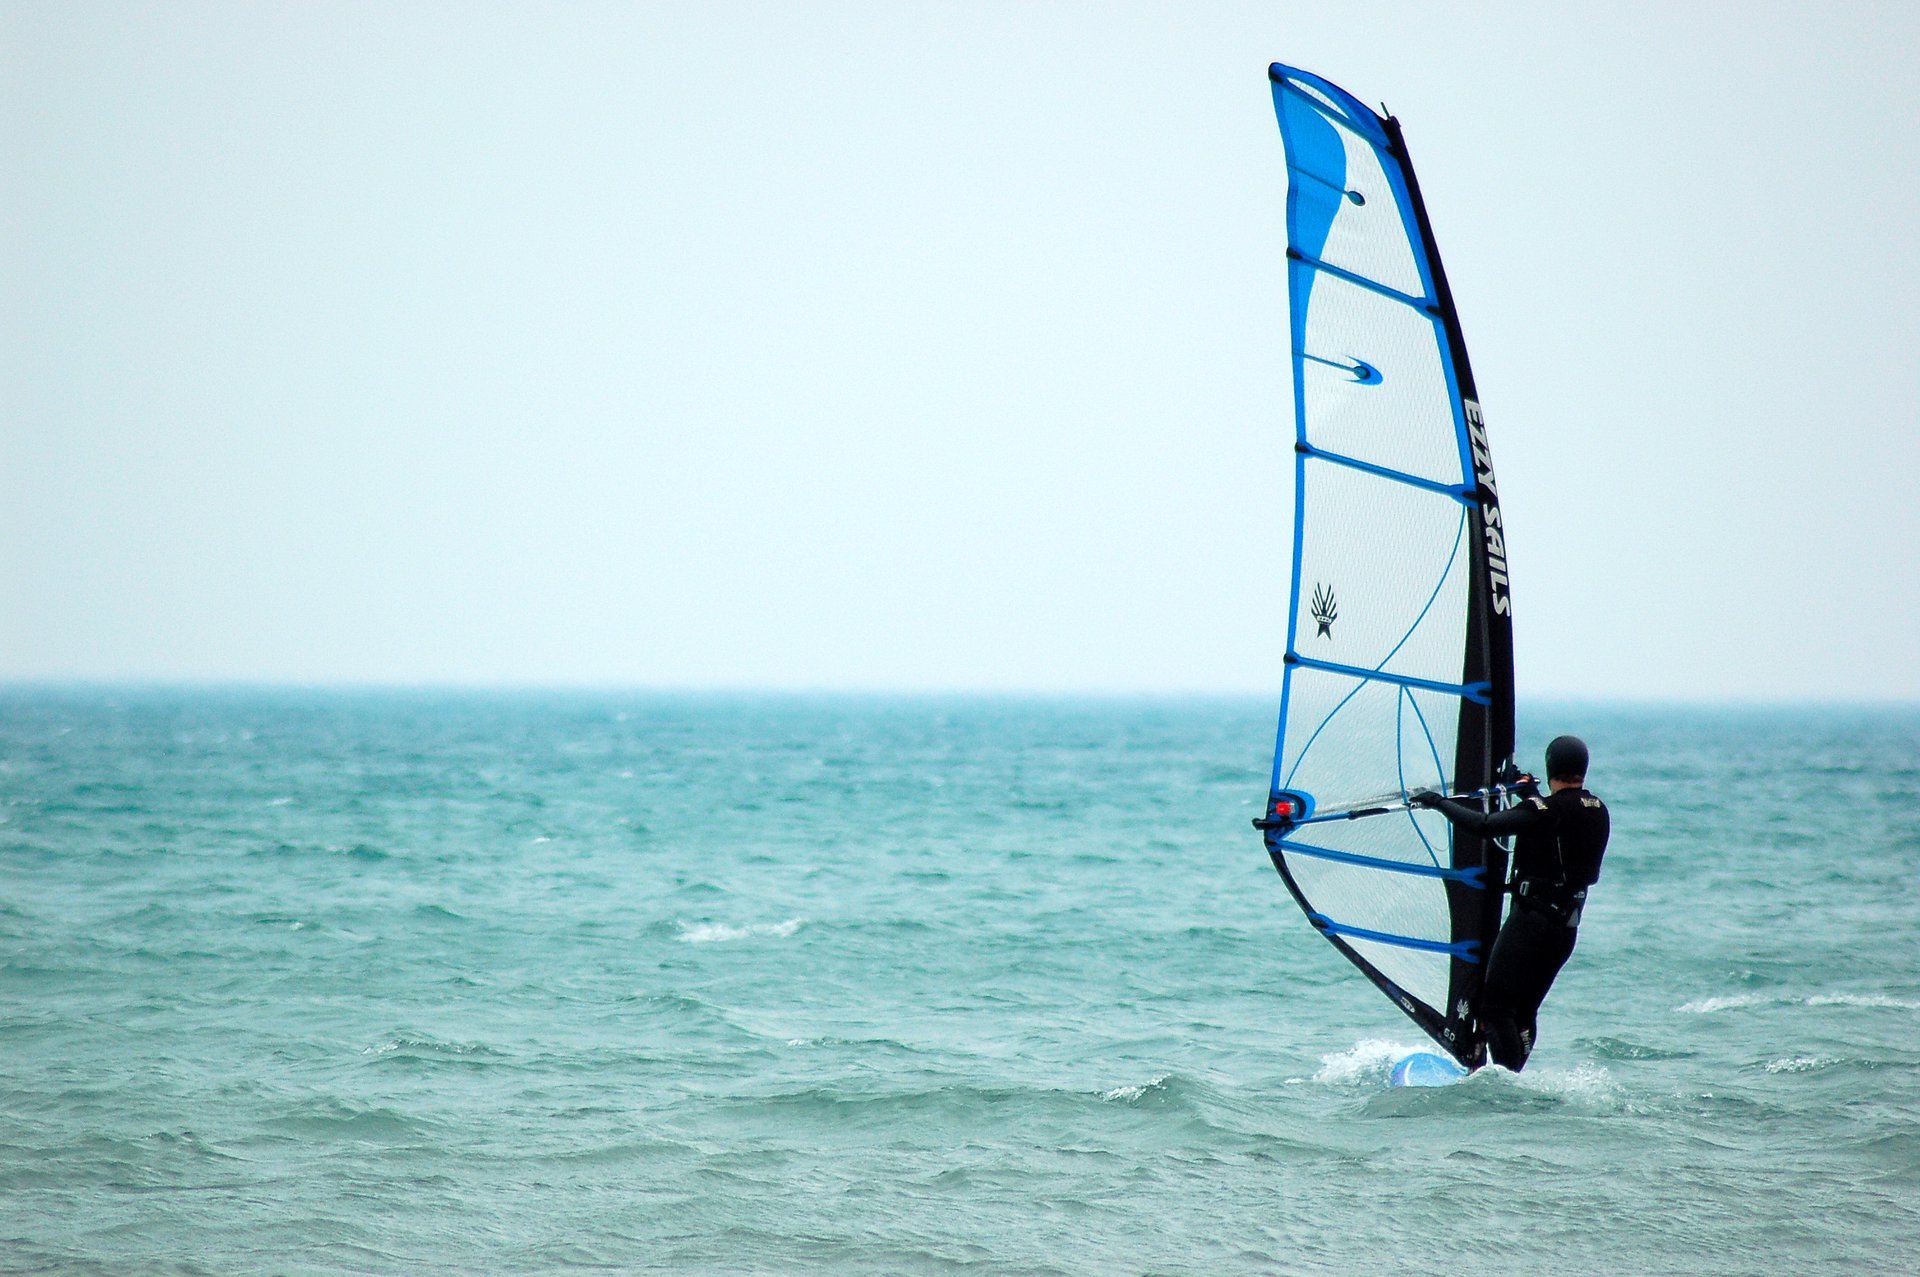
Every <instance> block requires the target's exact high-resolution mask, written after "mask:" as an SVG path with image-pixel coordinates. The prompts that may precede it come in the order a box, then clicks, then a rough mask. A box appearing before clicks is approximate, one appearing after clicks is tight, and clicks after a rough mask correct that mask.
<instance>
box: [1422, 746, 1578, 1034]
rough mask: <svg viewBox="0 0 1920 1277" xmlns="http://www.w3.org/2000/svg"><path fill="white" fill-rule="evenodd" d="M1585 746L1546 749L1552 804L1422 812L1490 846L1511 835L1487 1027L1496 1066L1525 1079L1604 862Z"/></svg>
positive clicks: (1446, 805)
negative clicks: (1508, 901)
mask: <svg viewBox="0 0 1920 1277" xmlns="http://www.w3.org/2000/svg"><path fill="white" fill-rule="evenodd" d="M1586 783H1587V746H1586V743H1585V742H1584V741H1582V740H1581V739H1580V738H1579V737H1577V736H1559V737H1555V738H1554V741H1553V743H1552V744H1550V745H1548V746H1547V791H1548V792H1547V796H1546V797H1544V798H1542V797H1541V796H1540V795H1539V794H1538V793H1535V794H1532V795H1530V796H1529V797H1527V798H1525V799H1522V800H1521V802H1520V803H1519V805H1517V806H1514V807H1509V808H1507V809H1506V810H1505V811H1496V812H1483V811H1476V810H1475V809H1474V808H1472V807H1468V806H1466V805H1465V804H1464V803H1459V802H1455V801H1454V800H1452V799H1450V798H1443V797H1441V796H1440V795H1439V794H1436V793H1434V792H1433V791H1432V790H1430V789H1423V790H1421V791H1420V792H1419V793H1416V794H1414V795H1413V796H1412V801H1413V803H1414V805H1415V806H1417V807H1427V808H1431V809H1432V810H1434V811H1437V812H1439V813H1440V814H1441V815H1442V816H1445V817H1446V818H1447V820H1448V822H1449V823H1451V824H1453V825H1455V826H1458V827H1459V828H1461V829H1465V830H1468V831H1470V832H1472V833H1475V834H1480V835H1483V836H1485V837H1490V838H1506V837H1509V836H1511V837H1512V838H1513V839H1514V843H1513V882H1512V884H1511V885H1510V886H1509V887H1508V890H1509V891H1510V892H1511V893H1512V895H1513V908H1512V910H1511V911H1509V913H1508V914H1507V920H1506V922H1505V924H1504V925H1502V926H1501V928H1500V934H1499V936H1498V937H1497V938H1496V939H1495V940H1494V942H1493V953H1492V956H1491V957H1490V958H1489V959H1488V962H1487V980H1486V984H1485V986H1484V987H1483V990H1482V993H1481V998H1480V1020H1481V1024H1482V1025H1483V1026H1484V1027H1485V1029H1486V1033H1487V1051H1488V1054H1489V1055H1490V1056H1491V1057H1492V1059H1493V1062H1494V1063H1495V1064H1498V1065H1500V1066H1501V1067H1503V1068H1508V1069H1512V1070H1514V1071H1515V1072H1519V1071H1520V1069H1522V1068H1524V1067H1525V1066H1526V1063H1527V1056H1528V1055H1530V1054H1531V1053H1532V1051H1533V1046H1534V1042H1535V1040H1536V1033H1537V1024H1536V1019H1537V1017H1538V1015H1539V1011H1540V1004H1541V1003H1542V1002H1543V1001H1545V1000H1546V996H1547V990H1548V989H1549V988H1551V987H1552V986H1553V981H1554V977H1555V976H1557V975H1559V974H1560V968H1561V967H1562V966H1564V965H1565V964H1566V961H1567V959H1568V957H1570V956H1571V955H1572V953H1573V945H1574V941H1575V940H1576V939H1577V938H1578V935H1579V927H1580V911H1581V909H1582V908H1583V907H1584V906H1585V904H1586V900H1587V889H1588V888H1589V887H1591V886H1592V885H1593V884H1594V883H1595V882H1596V881H1598V880H1599V877H1600V858H1601V857H1602V856H1603V855H1604V854H1605V853H1606V849H1607V833H1608V828H1609V822H1608V817H1607V805H1606V804H1605V803H1603V802H1601V801H1600V799H1599V798H1598V797H1597V796H1595V795H1594V794H1591V793H1589V792H1588V791H1587V788H1586Z"/></svg>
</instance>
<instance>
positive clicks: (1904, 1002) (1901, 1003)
mask: <svg viewBox="0 0 1920 1277" xmlns="http://www.w3.org/2000/svg"><path fill="white" fill-rule="evenodd" d="M1807 1005H1808V1006H1810V1007H1890V1008H1892V1009H1894V1010H1898V1011H1920V1002H1916V1001H1914V1000H1913V999H1912V998H1892V997H1888V996H1887V995H1886V994H1884V993H1816V994H1814V995H1813V996H1812V997H1810V998H1808V999H1807Z"/></svg>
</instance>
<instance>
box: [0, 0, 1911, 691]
mask: <svg viewBox="0 0 1920 1277" xmlns="http://www.w3.org/2000/svg"><path fill="white" fill-rule="evenodd" d="M1916 48H1920V9H1915V8H1913V7H1910V6H1907V5H1904V4H1872V3H1848V4H1841V5H1832V6H1830V7H1829V6H1826V5H1815V4H1804V5H1801V4H1777V3H1744V4H1724V5H1714V4H1697V5H1684V6H1680V5H1671V4H1666V3H1660V4H1612V5H1606V6H1559V5H1539V4H1537V3H1528V4H1443V3H1432V2H1431V0H1428V2H1424V3H1406V4H1397V3H1386V2H1384V0H1383V2H1378V3H1366V4H1339V3H1325V4H1315V5H1294V4H1286V3H1264V4H1207V3H1180V4H1164V5H1143V4H1124V3H1116V4H1091V3H1089V4H1045V3H1041V4H991V3H966V4H941V3H927V4H913V5H901V4H896V3H873V4H828V3H822V4H814V5H801V4H748V3H733V4H730V3H713V4H664V3H662V4H637V3H636V4H627V3H621V4H592V3H582V4H531V3H529V4H505V3H492V4H489V3H477V4H466V3H460V4H454V3H448V4H426V3H414V4H405V3H403V4H395V5H388V4H375V3H367V4H342V3H325V4H289V5H257V4H251V3H192V2H188V3H165V4H145V3H92V2H81V3H73V2H67V0H63V2H62V3H52V4H49V3H33V2H28V3H11V4H9V5H7V6H5V8H4V9H0V270H4V280H0V289H3V291H4V295H3V296H0V679H3V680H32V681H42V680H53V681H64V680H137V681H169V682H171V681H186V682H196V681H218V682H268V683H293V684H302V685H319V684H357V683H377V684H395V683H398V684H459V685H480V686H492V685H588V686H635V687H660V688H798V689H816V690H838V689H847V690H884V691H890V690H990V691H1055V692H1149V693H1157V692H1223V693H1260V694H1265V693H1272V694H1275V695H1277V690H1278V686H1279V674H1280V655H1281V653H1282V651H1283V649H1284V626H1285V615H1286V610H1287V590H1288V580H1287V570H1286V562H1287V546H1286V541H1287V538H1288V536H1289V532H1290V518H1291V516H1290V503H1291V446H1292V425H1291V408H1290V405H1289V393H1290V392H1289V389H1288V384H1289V383H1288V372H1287V354H1286V344H1287V337H1286V295H1285V288H1286V284H1285V271H1284V256H1283V255H1284V251H1285V234H1284V225H1283V212H1284V200H1285V192H1286V177H1285V167H1284V157H1283V154H1282V150H1281V144H1280V138H1279V134H1278V131H1277V129H1276V127H1275V124H1274V120H1273V114H1272V105H1271V100H1270V98H1269V93H1268V84H1267V78H1266V66H1267V64H1268V63H1269V62H1270V61H1274V60H1283V61H1287V62H1290V63H1292V64H1294V65H1298V66H1302V67H1305V68H1307V69H1310V70H1313V71H1315V72H1317V73H1320V74H1322V75H1325V76H1327V77H1328V78H1330V79H1333V80H1334V81H1336V82H1338V83H1340V84H1342V85H1344V86H1345V87H1347V88H1348V89H1350V90H1352V91H1353V92H1354V93H1355V94H1357V95H1358V96H1359V97H1361V98H1362V99H1363V100H1366V101H1369V102H1384V103H1385V105H1386V106H1388V107H1390V108H1391V109H1392V111H1393V112H1394V113H1395V114H1397V115H1398V116H1399V117H1400V118H1401V120H1402V123H1403V125H1404V127H1405V130H1406V135H1407V138H1408V142H1409V146H1410V148H1411V150H1412V153H1413V155H1414V158H1415V160H1416V162H1417V163H1418V165H1419V169H1420V176H1421V184H1422V187H1423V190H1424V193H1425V195H1426V198H1427V203H1428V206H1429V211H1430V213H1431V215H1432V220H1433V224H1434V229H1435V233H1436V235H1437V237H1438V240H1439V243H1440V248H1441V251H1442V253H1443V255H1444V257H1445V260H1446V263H1447V270H1448V275H1449V277H1450V281H1451V282H1452V284H1453V288H1454V292H1455V296H1456V300H1457V302H1458V306H1459V310H1460V313H1461V317H1462V321H1463V325H1464V328H1465V332H1466V337H1467V343H1468V347H1469V349H1470V351H1471V353H1472V357H1473V363H1474V371H1475V376H1476V380H1477V382H1478V384H1479V388H1480V392H1481V393H1480V397H1481V402H1482V405H1483V407H1484V409H1485V412H1486V416H1487V422H1488V429H1489V434H1490V437H1491V439H1492V444H1493V453H1494V460H1495V463H1496V466H1497V468H1498V472H1499V478H1500V490H1501V495H1502V499H1503V506H1504V515H1505V520H1506V525H1507V528H1508V535H1509V542H1508V545H1509V553H1510V557H1511V562H1512V568H1513V573H1512V576H1513V585H1512V592H1513V599H1514V608H1515V653H1516V668H1517V679H1518V685H1519V692H1520V694H1521V696H1522V698H1523V700H1524V699H1525V698H1528V697H1536V698H1538V697H1549V698H1568V697H1578V698H1596V699H1635V700H1672V699H1684V700H1775V699H1805V698H1840V699H1909V700H1910V699H1914V698H1916V697H1920V661H1916V660H1915V656H1916V653H1920V642H1917V641H1916V638H1915V631H1916V629H1917V628H1920V624H1917V623H1920V513H1917V512H1920V500H1917V499H1916V496H1915V477H1916V475H1917V474H1920V431H1917V430H1916V425H1920V411H1917V410H1916V403H1920V357H1916V354H1915V352H1916V350H1920V251H1916V250H1915V248H1914V246H1913V238H1914V234H1915V231H1914V228H1915V227H1916V226H1920V130H1916V128H1915V127H1914V124H1913V121H1914V120H1915V118H1916V117H1917V116H1920V87H1916V83H1915V81H1914V79H1913V77H1912V75H1911V60H1912V53H1913V50H1914V49H1916Z"/></svg>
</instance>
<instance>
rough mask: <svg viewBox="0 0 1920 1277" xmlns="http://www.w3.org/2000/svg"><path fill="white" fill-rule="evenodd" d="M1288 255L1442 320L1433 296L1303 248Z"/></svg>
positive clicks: (1356, 286)
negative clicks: (1418, 294)
mask: <svg viewBox="0 0 1920 1277" xmlns="http://www.w3.org/2000/svg"><path fill="white" fill-rule="evenodd" d="M1329 225H1331V222H1329ZM1287 256H1288V257H1289V258H1291V259H1293V260H1294V261H1296V262H1298V263H1300V264H1301V265H1302V266H1305V267H1306V268H1307V269H1308V270H1316V271H1321V272H1323V273H1325V274H1328V275H1332V276H1333V277H1334V278H1336V279H1344V280H1346V281H1347V282H1348V283H1349V284H1352V285H1353V286H1354V287H1355V288H1364V289H1366V290H1367V291H1368V292H1372V293H1378V294H1380V295H1381V296H1382V297H1385V298H1387V299H1388V300H1389V301H1396V302H1399V303H1400V304H1401V305H1402V306H1405V307H1407V308H1409V309H1410V310H1417V311H1419V312H1420V313H1421V314H1423V315H1425V316H1426V317H1427V318H1428V319H1430V320H1432V321H1433V322H1434V323H1435V324H1439V323H1440V322H1441V320H1440V303H1439V302H1437V301H1434V300H1432V298H1431V296H1428V297H1415V296H1414V295H1413V294H1412V293H1403V292H1401V291H1400V290H1399V289H1397V288H1394V287H1392V286H1390V285H1387V284H1382V283H1380V282H1379V281H1378V280H1373V279H1368V278H1367V277H1366V276H1365V275H1358V274H1355V273H1354V272H1353V271H1350V270H1347V269H1346V268H1344V267H1341V266H1335V265H1334V264H1333V263H1332V262H1326V261H1321V260H1320V258H1319V257H1317V256H1315V255H1314V254H1312V253H1308V252H1306V251H1305V250H1303V249H1298V248H1289V249H1288V250H1287Z"/></svg>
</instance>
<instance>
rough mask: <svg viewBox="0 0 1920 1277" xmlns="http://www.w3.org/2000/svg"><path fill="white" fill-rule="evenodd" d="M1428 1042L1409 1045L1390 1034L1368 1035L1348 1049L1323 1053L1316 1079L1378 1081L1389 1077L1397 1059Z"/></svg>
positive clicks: (1340, 1083)
mask: <svg viewBox="0 0 1920 1277" xmlns="http://www.w3.org/2000/svg"><path fill="white" fill-rule="evenodd" d="M1429 1049H1431V1048H1429V1047H1426V1046H1408V1045H1407V1044H1406V1043H1404V1042H1390V1041H1388V1040H1387V1039H1386V1038H1366V1039H1364V1040H1363V1041H1360V1042H1356V1043H1354V1044H1353V1045H1352V1046H1350V1047H1348V1048H1347V1049H1346V1050H1344V1051H1336V1052H1335V1053H1334V1054H1332V1055H1323V1056H1321V1057H1320V1071H1319V1072H1318V1073H1315V1074H1314V1075H1313V1080H1314V1081H1316V1082H1318V1083H1320V1084H1322V1085H1323V1086H1352V1085H1353V1084H1354V1083H1356V1082H1376V1081H1378V1080H1380V1079H1381V1078H1383V1077H1385V1076H1386V1074H1387V1070H1388V1069H1390V1068H1392V1067H1393V1063H1394V1061H1395V1060H1398V1059H1399V1058H1400V1057H1401V1056H1404V1055H1407V1054H1410V1053H1411V1052H1414V1051H1424V1050H1429Z"/></svg>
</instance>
